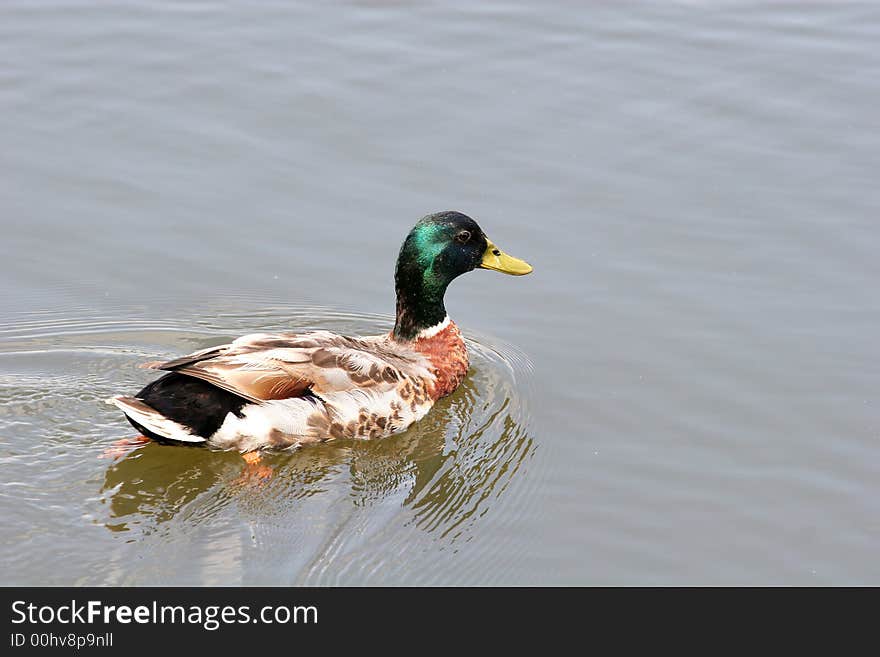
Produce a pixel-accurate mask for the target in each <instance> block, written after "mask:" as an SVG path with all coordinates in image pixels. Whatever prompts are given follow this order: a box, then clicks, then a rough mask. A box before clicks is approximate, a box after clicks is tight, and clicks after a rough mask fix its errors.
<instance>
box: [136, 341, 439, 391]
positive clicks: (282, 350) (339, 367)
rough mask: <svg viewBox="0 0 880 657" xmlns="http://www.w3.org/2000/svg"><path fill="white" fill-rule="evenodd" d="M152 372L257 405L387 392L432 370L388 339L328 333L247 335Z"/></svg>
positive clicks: (155, 366) (154, 365) (157, 366)
mask: <svg viewBox="0 0 880 657" xmlns="http://www.w3.org/2000/svg"><path fill="white" fill-rule="evenodd" d="M146 367H150V368H151V369H159V370H167V371H174V372H179V373H180V374H186V375H188V376H193V377H196V378H199V379H202V380H204V381H207V382H208V383H211V384H213V385H215V386H217V387H218V388H222V389H224V390H228V391H229V392H232V393H234V394H236V395H239V396H240V397H243V398H245V399H247V400H249V401H252V402H255V403H261V402H264V401H269V400H273V399H289V398H291V397H302V396H304V395H307V394H309V393H314V394H316V395H318V396H320V395H322V394H325V393H332V392H340V391H345V390H352V389H355V388H357V389H370V390H375V391H377V392H379V391H384V390H389V389H391V388H392V387H394V386H396V385H397V383H398V382H399V381H400V380H401V379H403V378H405V377H411V376H425V375H426V374H428V369H427V365H426V363H425V361H424V360H423V359H422V358H421V357H419V356H418V354H415V353H412V352H407V351H405V350H403V349H401V348H399V347H398V346H396V345H394V344H393V343H391V342H390V341H389V340H388V339H387V338H385V337H381V336H380V337H375V338H348V337H345V336H341V335H337V334H335V333H330V332H327V331H315V332H311V333H301V334H268V333H258V334H253V335H246V336H244V337H242V338H239V339H238V340H236V341H235V342H232V343H231V344H228V345H222V346H219V347H211V348H210V349H204V350H202V351H197V352H195V353H193V354H190V355H188V356H184V357H181V358H176V359H174V360H170V361H167V362H164V363H148V364H147V365H146Z"/></svg>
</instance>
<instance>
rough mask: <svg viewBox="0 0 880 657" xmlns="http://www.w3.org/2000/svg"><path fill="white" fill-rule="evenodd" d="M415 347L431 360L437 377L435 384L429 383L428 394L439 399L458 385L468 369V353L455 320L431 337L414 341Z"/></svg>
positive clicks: (450, 392) (434, 398)
mask: <svg viewBox="0 0 880 657" xmlns="http://www.w3.org/2000/svg"><path fill="white" fill-rule="evenodd" d="M413 349H415V350H416V351H418V352H419V353H421V354H423V355H424V356H426V357H427V358H428V360H429V361H431V365H432V371H433V374H434V376H435V377H436V381H435V382H434V383H433V385H431V384H429V385H428V395H430V397H431V399H433V400H435V401H436V400H437V399H440V398H441V397H445V396H446V395H449V394H452V392H453V391H454V390H455V389H456V388H457V387H458V385H459V384H460V383H461V381H462V379H464V377H465V374H467V371H468V353H467V347H466V346H465V344H464V338H462V336H461V331H459V330H458V327H457V326H456V325H455V322H453V321H451V320H450V322H449V325H448V326H446V327H445V328H443V329H442V330H441V331H439V332H438V333H436V334H435V335H432V336H431V337H420V338H417V339H416V340H415V342H414V343H413Z"/></svg>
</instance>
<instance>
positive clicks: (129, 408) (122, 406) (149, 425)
mask: <svg viewBox="0 0 880 657" xmlns="http://www.w3.org/2000/svg"><path fill="white" fill-rule="evenodd" d="M105 401H106V402H107V403H108V404H111V405H112V406H116V407H117V408H118V409H119V410H121V411H122V412H123V413H125V414H126V415H127V416H128V417H130V418H131V419H132V420H134V421H135V422H137V423H138V424H140V425H141V426H143V427H144V428H146V429H149V430H150V431H152V432H153V433H155V434H156V435H159V436H162V437H163V438H167V439H168V440H179V441H181V442H185V443H203V442H205V439H204V438H202V437H201V436H196V435H193V434H192V433H190V431H189V429H187V428H186V427H185V426H183V425H182V424H178V423H177V422H175V421H174V420H169V419H168V418H167V417H165V416H164V415H162V414H161V413H160V412H159V411H157V410H156V409H154V408H152V407H150V406H147V405H146V404H145V403H144V402H142V401H141V400H140V399H135V398H134V397H123V396H122V395H117V396H116V397H110V399H107V400H105Z"/></svg>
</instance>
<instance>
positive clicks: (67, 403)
mask: <svg viewBox="0 0 880 657" xmlns="http://www.w3.org/2000/svg"><path fill="white" fill-rule="evenodd" d="M878 44H880V8H878V5H877V3H853V2H833V3H831V2H829V3H808V2H804V3H801V2H740V1H725V2H717V3H716V2H705V3H704V2H663V3H659V2H658V3H651V2H632V3H623V4H619V3H568V2H550V3H527V2H519V1H513V0H505V1H502V2H493V3H473V2H455V1H453V2H426V3H410V2H394V3H386V2H361V1H350V2H339V3H331V4H325V3H320V4H316V3H295V2H277V3H275V2H268V3H260V4H259V6H256V5H254V4H253V3H245V2H237V1H233V2H214V1H213V0H204V1H201V2H188V3H180V2H176V1H175V2H170V1H168V2H165V1H159V0H156V1H153V2H138V1H134V0H129V1H125V2H113V3H99V2H95V1H94V0H81V1H77V2H55V1H51V0H28V1H24V0H6V1H5V2H3V3H2V6H0V118H2V121H0V143H2V144H3V148H2V149H0V171H2V175H0V299H2V304H0V518H2V521H3V528H4V531H3V535H2V539H0V565H2V570H0V572H2V573H3V574H2V583H4V584H71V583H73V584H92V583H134V584H159V583H167V584H190V583H193V584H235V583H249V584H251V583H252V584H299V583H302V584H512V583H522V584H537V583H540V584H569V583H576V584H609V583H615V584H706V583H721V584H745V583H749V584H755V583H772V584H844V583H846V584H864V583H871V584H880V561H878V559H877V551H878V547H880V449H878V445H880V398H878V390H880V365H878V363H880V358H878V357H880V349H878V342H877V335H878V327H880V295H878V294H877V281H878V280H880V264H878V263H880V231H878V217H880V194H878V191H877V181H876V178H877V172H878V171H880V119H878V116H880V114H878V112H877V108H878V107H880V46H878ZM446 208H455V209H459V210H462V211H464V212H467V213H468V214H471V215H472V216H474V217H475V218H477V219H478V220H479V221H480V223H481V225H482V226H483V227H484V228H485V230H486V232H487V233H488V235H489V236H490V237H491V238H492V240H493V241H495V242H496V243H497V244H498V245H499V246H501V247H502V248H504V249H505V250H506V251H508V252H510V253H511V254H513V255H516V256H520V257H523V258H525V259H526V260H528V261H530V262H531V264H533V265H534V267H535V272H534V274H532V275H531V276H528V277H524V278H511V277H504V276H499V275H497V274H494V273H491V272H485V271H477V272H474V273H471V274H468V275H467V276H464V277H462V278H461V279H460V280H458V281H456V282H455V283H454V284H453V285H452V286H451V288H450V290H449V293H448V295H447V308H448V309H449V311H450V314H451V315H452V316H453V318H454V319H455V320H456V321H457V322H458V324H459V325H460V326H461V327H462V328H463V329H464V330H465V333H466V335H467V336H468V339H469V348H470V350H471V354H472V367H471V371H470V374H469V377H468V379H467V381H466V382H465V384H464V385H463V386H462V387H461V388H460V389H459V390H458V391H457V392H456V393H455V394H454V395H452V396H451V397H449V398H448V399H446V400H444V401H442V402H441V403H439V404H438V405H437V406H436V407H435V409H434V410H433V411H432V412H431V413H430V414H429V415H428V416H427V417H426V418H425V419H424V420H423V421H422V422H420V423H419V424H418V425H417V426H415V427H413V428H411V429H410V430H409V431H407V432H406V433H404V434H401V435H399V436H396V437H393V438H391V439H388V440H383V441H380V442H375V443H364V442H340V443H335V444H328V445H323V446H319V447H315V448H312V449H304V450H302V451H300V452H296V453H286V454H276V455H273V456H271V457H269V458H268V459H267V464H268V465H269V466H270V467H271V468H272V477H271V478H269V479H268V480H266V481H260V480H257V479H255V478H253V477H249V476H247V472H244V471H243V469H242V464H241V461H240V458H239V457H237V456H236V455H234V454H228V453H218V452H210V451H207V450H200V449H195V448H184V447H163V446H158V445H148V446H146V447H144V448H142V449H139V450H135V451H132V452H130V453H129V454H127V455H126V456H124V457H121V458H119V459H116V460H113V459H102V458H99V457H100V456H101V455H102V454H103V452H104V450H105V449H106V448H107V447H108V446H109V445H110V443H112V441H114V440H116V439H118V438H122V437H126V436H129V435H131V430H130V428H129V427H128V425H127V424H126V423H125V422H124V420H122V418H121V416H120V415H119V413H118V412H117V411H115V410H114V409H113V408H111V407H109V406H107V405H105V404H103V403H102V401H101V400H102V399H103V398H105V397H107V396H109V395H110V394H116V393H131V392H134V391H136V390H137V389H139V387H140V386H142V385H143V384H144V383H145V382H146V381H148V380H149V379H150V378H151V375H150V373H149V372H146V371H144V370H140V369H137V367H136V365H137V364H138V363H139V362H142V361H145V360H155V359H158V358H163V357H171V356H175V355H178V354H181V353H185V352H189V351H192V350H194V349H197V348H201V347H205V346H208V345H212V344H217V343H221V342H224V341H227V340H229V339H231V338H234V337H236V336H238V335H241V334H243V333H247V332H253V331H265V330H273V329H284V330H305V329H310V328H327V329H331V330H336V331H340V332H345V333H350V334H359V333H376V332H379V331H384V330H387V329H388V327H389V326H390V322H391V317H390V315H388V314H386V313H388V312H390V311H391V310H392V309H393V307H394V297H393V289H392V272H393V266H394V260H395V258H396V255H397V250H398V248H399V245H400V242H401V240H402V239H403V237H404V235H405V234H406V232H407V231H408V230H409V228H410V227H411V225H412V224H413V223H414V222H415V221H416V219H418V218H419V217H420V216H421V215H423V214H426V213H428V212H431V211H436V210H440V209H446Z"/></svg>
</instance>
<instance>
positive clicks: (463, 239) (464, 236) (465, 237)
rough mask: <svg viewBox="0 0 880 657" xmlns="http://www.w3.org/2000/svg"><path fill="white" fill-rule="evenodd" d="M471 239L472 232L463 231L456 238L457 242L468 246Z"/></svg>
mask: <svg viewBox="0 0 880 657" xmlns="http://www.w3.org/2000/svg"><path fill="white" fill-rule="evenodd" d="M470 239H471V231H469V230H463V231H461V232H459V233H458V235H456V236H455V241H456V242H458V243H459V244H467V243H468V242H469V241H470Z"/></svg>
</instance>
